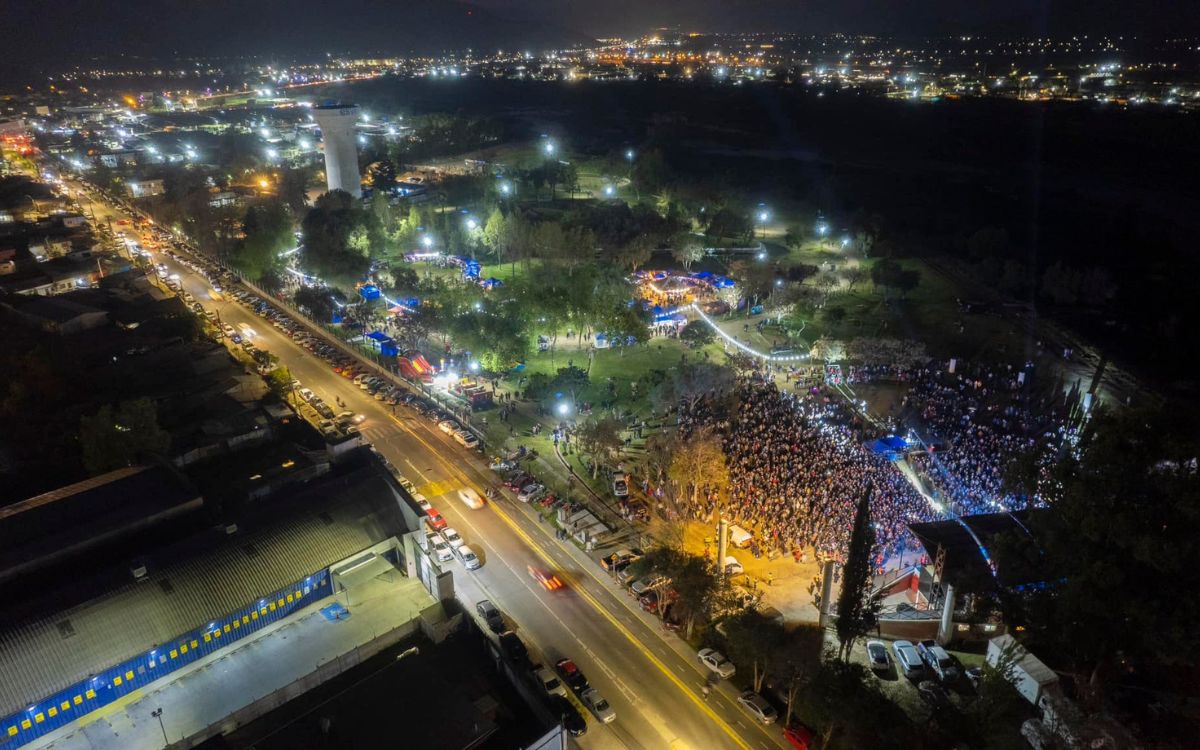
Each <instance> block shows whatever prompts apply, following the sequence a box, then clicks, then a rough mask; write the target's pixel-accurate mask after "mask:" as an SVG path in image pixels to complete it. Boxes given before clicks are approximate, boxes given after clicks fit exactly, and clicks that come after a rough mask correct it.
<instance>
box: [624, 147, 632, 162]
mask: <svg viewBox="0 0 1200 750" xmlns="http://www.w3.org/2000/svg"><path fill="white" fill-rule="evenodd" d="M625 158H626V159H627V160H629V161H633V149H627V150H626V151H625Z"/></svg>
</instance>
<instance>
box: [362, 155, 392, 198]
mask: <svg viewBox="0 0 1200 750" xmlns="http://www.w3.org/2000/svg"><path fill="white" fill-rule="evenodd" d="M367 178H368V180H369V181H370V183H371V187H373V188H375V189H376V190H380V191H387V190H390V189H392V188H394V187H395V186H396V165H395V164H393V163H392V160H391V159H388V158H386V157H385V158H383V159H381V160H379V161H377V162H375V163H374V164H372V165H371V167H370V169H368V170H367Z"/></svg>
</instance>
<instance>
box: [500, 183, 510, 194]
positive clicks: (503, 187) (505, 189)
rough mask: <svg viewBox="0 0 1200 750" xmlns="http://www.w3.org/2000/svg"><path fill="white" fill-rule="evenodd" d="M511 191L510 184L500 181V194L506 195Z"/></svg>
mask: <svg viewBox="0 0 1200 750" xmlns="http://www.w3.org/2000/svg"><path fill="white" fill-rule="evenodd" d="M511 193H512V185H510V184H508V183H507V182H502V183H500V195H503V196H508V195H510V194H511Z"/></svg>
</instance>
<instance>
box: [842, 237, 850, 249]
mask: <svg viewBox="0 0 1200 750" xmlns="http://www.w3.org/2000/svg"><path fill="white" fill-rule="evenodd" d="M842 247H843V248H846V247H850V238H849V237H842Z"/></svg>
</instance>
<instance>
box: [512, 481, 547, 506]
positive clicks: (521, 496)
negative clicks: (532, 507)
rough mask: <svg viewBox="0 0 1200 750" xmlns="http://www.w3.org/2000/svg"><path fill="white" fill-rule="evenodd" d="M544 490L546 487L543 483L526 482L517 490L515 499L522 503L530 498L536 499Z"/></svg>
mask: <svg viewBox="0 0 1200 750" xmlns="http://www.w3.org/2000/svg"><path fill="white" fill-rule="evenodd" d="M545 491H546V488H545V487H544V486H543V485H540V484H538V483H536V482H534V483H533V484H527V485H525V486H524V487H522V488H521V489H520V490H519V491H518V492H517V499H518V500H520V501H521V502H523V503H527V502H529V501H530V500H536V499H537V498H538V497H539V496H540V495H541V494H542V493H543V492H545Z"/></svg>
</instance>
